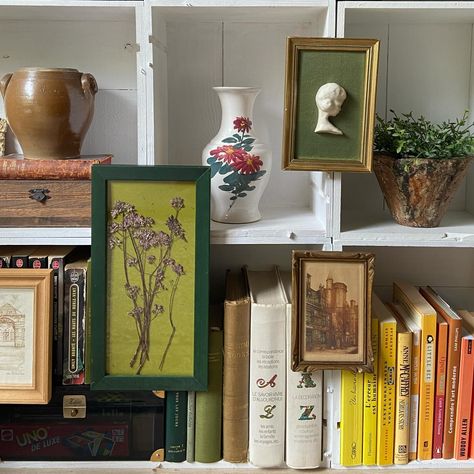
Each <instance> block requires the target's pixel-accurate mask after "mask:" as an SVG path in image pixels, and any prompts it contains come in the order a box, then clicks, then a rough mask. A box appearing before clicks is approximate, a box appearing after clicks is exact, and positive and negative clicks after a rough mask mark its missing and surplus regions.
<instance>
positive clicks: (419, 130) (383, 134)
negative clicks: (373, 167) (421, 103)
mask: <svg viewBox="0 0 474 474" xmlns="http://www.w3.org/2000/svg"><path fill="white" fill-rule="evenodd" d="M390 112H391V113H392V114H393V118H392V119H390V120H384V119H383V118H381V117H379V116H378V115H377V123H376V126H375V134H374V149H375V150H376V151H381V152H387V153H391V154H393V155H395V156H396V157H398V158H407V157H411V158H450V157H462V156H467V155H471V154H473V153H474V135H473V134H472V133H471V128H472V127H473V125H474V123H470V124H468V115H469V112H468V111H467V110H466V111H465V112H464V115H463V116H462V117H461V118H457V119H456V120H455V121H454V122H453V121H445V122H443V123H441V124H434V123H432V122H430V121H429V120H427V119H426V118H425V117H423V116H420V117H419V118H415V117H413V112H410V113H407V114H401V115H397V114H396V113H395V112H394V111H393V110H390Z"/></svg>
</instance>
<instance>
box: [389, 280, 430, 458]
mask: <svg viewBox="0 0 474 474" xmlns="http://www.w3.org/2000/svg"><path fill="white" fill-rule="evenodd" d="M393 300H394V302H396V303H399V304H400V305H401V306H403V307H404V309H405V310H406V312H407V314H408V315H409V317H410V318H411V319H413V321H414V322H415V323H416V325H417V326H418V327H419V328H420V329H421V352H420V400H419V402H420V404H419V419H418V446H417V456H418V460H419V461H423V460H427V459H431V458H432V448H433V420H434V395H435V370H436V329H437V327H436V311H435V309H434V308H433V306H431V305H430V304H429V303H428V302H427V301H426V300H425V298H423V296H422V295H421V293H420V292H419V291H418V289H417V288H416V287H415V286H413V285H411V284H409V283H406V282H402V281H396V282H394V284H393Z"/></svg>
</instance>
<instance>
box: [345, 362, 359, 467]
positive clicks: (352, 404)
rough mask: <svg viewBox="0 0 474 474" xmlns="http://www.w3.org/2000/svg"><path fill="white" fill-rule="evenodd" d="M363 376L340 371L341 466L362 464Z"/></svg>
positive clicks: (348, 371)
mask: <svg viewBox="0 0 474 474" xmlns="http://www.w3.org/2000/svg"><path fill="white" fill-rule="evenodd" d="M363 392H364V374H363V373H362V372H353V371H351V370H341V425H340V426H341V442H340V453H341V459H340V462H341V465H342V466H359V465H361V464H362V419H363V411H364V410H363Z"/></svg>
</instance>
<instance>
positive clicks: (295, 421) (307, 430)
mask: <svg viewBox="0 0 474 474" xmlns="http://www.w3.org/2000/svg"><path fill="white" fill-rule="evenodd" d="M286 327H287V341H286V350H287V363H286V370H287V372H286V384H287V389H286V464H287V465H288V466H289V467H291V468H293V469H314V468H316V467H319V466H320V465H321V458H322V408H323V404H322V384H323V377H322V371H317V372H293V371H292V370H291V330H290V328H291V305H290V304H289V305H288V307H287V321H286Z"/></svg>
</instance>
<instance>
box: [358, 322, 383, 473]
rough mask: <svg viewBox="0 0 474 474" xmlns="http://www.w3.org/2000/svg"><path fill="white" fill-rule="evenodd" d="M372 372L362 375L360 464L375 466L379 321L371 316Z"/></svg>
mask: <svg viewBox="0 0 474 474" xmlns="http://www.w3.org/2000/svg"><path fill="white" fill-rule="evenodd" d="M371 339H372V340H371V344H372V354H373V356H374V364H373V371H372V373H370V372H365V373H364V395H363V397H364V421H363V427H364V430H363V440H362V464H364V465H366V466H372V465H374V464H377V393H378V392H377V376H378V374H377V371H378V357H379V320H378V319H377V318H376V316H375V315H374V314H372V331H371Z"/></svg>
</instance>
